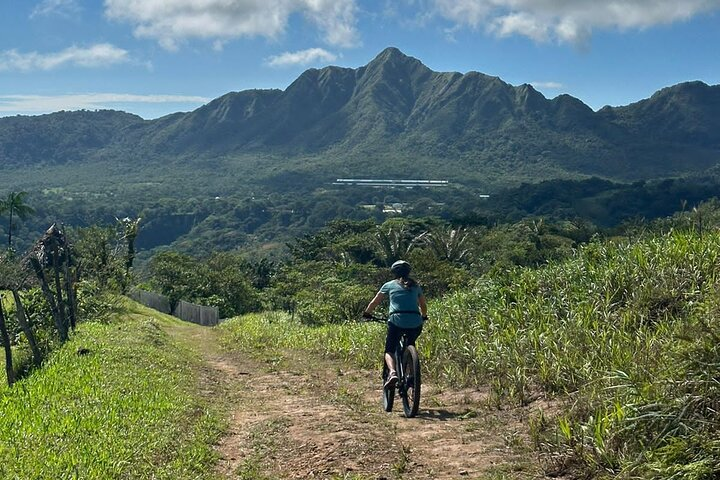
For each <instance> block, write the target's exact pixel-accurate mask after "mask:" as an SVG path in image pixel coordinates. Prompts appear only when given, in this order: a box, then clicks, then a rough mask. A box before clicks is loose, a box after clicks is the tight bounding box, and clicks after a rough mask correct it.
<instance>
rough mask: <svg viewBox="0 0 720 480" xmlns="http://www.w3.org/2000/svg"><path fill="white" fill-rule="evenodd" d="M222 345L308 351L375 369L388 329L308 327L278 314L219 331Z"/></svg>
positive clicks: (240, 320) (256, 316)
mask: <svg viewBox="0 0 720 480" xmlns="http://www.w3.org/2000/svg"><path fill="white" fill-rule="evenodd" d="M218 328H219V329H220V330H221V332H222V335H221V342H222V343H223V344H224V345H225V346H226V347H227V348H230V349H233V348H243V349H255V350H259V351H264V352H267V351H270V352H273V351H275V352H276V355H277V356H282V354H283V350H288V349H292V350H307V351H310V352H314V353H317V354H320V355H333V356H335V357H337V358H342V359H344V360H350V361H352V362H353V363H355V364H356V365H358V366H360V367H366V368H368V367H375V366H377V365H378V364H379V363H380V361H381V354H380V353H379V352H382V349H383V345H384V342H385V337H384V335H385V327H384V326H382V325H379V324H377V323H359V322H358V323H344V324H327V325H322V326H307V325H305V324H303V323H300V321H299V320H294V319H293V318H291V317H290V315H288V314H285V313H279V312H269V313H258V314H248V315H244V316H242V317H236V318H233V319H231V320H229V321H227V322H223V323H222V324H220V326H219V327H218Z"/></svg>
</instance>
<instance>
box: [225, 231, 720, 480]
mask: <svg viewBox="0 0 720 480" xmlns="http://www.w3.org/2000/svg"><path fill="white" fill-rule="evenodd" d="M719 278H720V232H718V231H709V232H706V233H705V234H704V235H698V234H697V233H695V232H677V231H676V232H671V233H669V234H666V235H660V236H655V237H649V238H644V239H640V240H638V241H635V242H632V243H613V242H595V243H591V244H589V245H587V246H585V247H583V248H582V249H581V250H580V251H578V252H577V253H576V254H575V255H574V256H573V257H572V258H571V259H570V260H568V261H565V262H562V263H557V264H551V265H548V266H546V267H544V268H540V269H522V268H517V269H512V270H508V271H504V272H497V273H495V274H493V275H492V276H487V277H483V278H480V279H478V281H477V283H476V284H475V285H474V286H473V287H472V288H469V289H467V290H465V291H461V292H457V293H455V294H453V295H450V296H448V297H446V298H444V299H443V300H442V301H437V302H434V303H433V304H431V305H430V321H429V322H428V323H427V324H426V326H425V330H424V332H423V335H422V336H421V338H420V339H419V341H418V345H419V350H420V352H421V356H422V358H423V368H424V369H425V371H426V374H427V375H426V377H425V378H429V379H433V380H435V381H437V382H440V383H442V384H446V385H456V386H460V385H482V384H489V385H491V386H492V391H493V393H494V397H495V399H496V400H495V401H496V402H497V404H498V406H500V405H503V404H506V403H512V404H528V403H532V402H533V401H534V400H535V399H538V398H542V397H546V398H547V397H549V398H557V399H559V400H561V401H563V402H564V404H565V405H566V406H565V407H563V408H562V409H560V411H559V413H557V414H556V415H554V416H553V417H552V418H538V419H534V420H533V422H532V423H531V426H530V428H531V434H532V435H533V438H534V442H535V447H536V448H537V449H538V450H540V451H541V452H543V453H544V454H547V458H548V459H549V460H548V472H554V473H556V474H563V473H567V472H569V471H575V472H579V473H578V474H579V475H581V476H583V475H585V476H590V477H592V478H600V477H608V478H614V477H620V478H628V477H631V478H658V479H661V478H673V479H682V480H701V479H710V478H717V476H718V475H720V467H719V466H718V465H720V436H718V434H717V431H720V429H718V428H717V426H718V425H719V424H720V415H719V414H718V411H720V409H719V408H718V405H719V404H720V403H719V402H720V322H719V321H718V318H720V288H719V286H718V279H719ZM221 330H222V331H223V336H224V338H225V341H226V342H227V343H228V344H230V345H231V344H233V343H237V344H244V345H245V346H254V347H256V348H267V346H268V345H270V346H273V348H276V349H278V350H281V349H283V348H294V349H307V350H311V351H314V352H317V353H322V354H331V355H335V356H337V357H339V358H343V359H349V360H353V361H355V362H356V364H357V365H358V366H373V365H376V364H377V363H379V361H380V360H379V359H380V356H381V352H382V338H383V329H382V326H380V325H369V324H347V325H330V326H323V327H319V328H312V327H307V326H302V325H301V324H300V323H299V322H297V321H295V322H293V321H292V320H291V319H290V318H288V317H286V316H282V315H272V316H268V315H253V316H247V317H241V318H239V319H234V320H231V321H229V322H227V323H226V324H224V325H223V326H222V327H221Z"/></svg>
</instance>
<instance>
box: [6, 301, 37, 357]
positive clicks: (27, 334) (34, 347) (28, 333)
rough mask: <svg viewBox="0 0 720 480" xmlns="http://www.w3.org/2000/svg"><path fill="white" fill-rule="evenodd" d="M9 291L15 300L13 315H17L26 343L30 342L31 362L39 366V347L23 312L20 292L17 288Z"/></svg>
mask: <svg viewBox="0 0 720 480" xmlns="http://www.w3.org/2000/svg"><path fill="white" fill-rule="evenodd" d="M10 291H11V292H12V295H13V299H14V300H15V316H16V317H17V321H18V324H19V325H20V328H22V331H23V332H24V333H25V337H26V338H27V341H28V344H30V350H32V354H33V363H34V364H35V366H36V367H39V366H40V364H41V363H42V353H40V348H38V345H37V341H36V340H35V334H34V333H33V331H32V328H31V327H30V322H28V319H27V315H26V314H25V307H24V306H23V303H22V299H21V298H20V292H19V291H18V289H17V288H12V289H10Z"/></svg>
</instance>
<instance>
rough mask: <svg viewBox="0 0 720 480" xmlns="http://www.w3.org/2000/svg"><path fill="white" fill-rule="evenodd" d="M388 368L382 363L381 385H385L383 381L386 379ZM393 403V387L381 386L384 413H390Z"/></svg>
mask: <svg viewBox="0 0 720 480" xmlns="http://www.w3.org/2000/svg"><path fill="white" fill-rule="evenodd" d="M388 373H389V372H388V368H387V365H385V363H384V362H383V374H382V381H383V385H385V381H386V380H387V377H388ZM394 403H395V387H385V386H383V410H385V411H386V412H392V409H393V404H394Z"/></svg>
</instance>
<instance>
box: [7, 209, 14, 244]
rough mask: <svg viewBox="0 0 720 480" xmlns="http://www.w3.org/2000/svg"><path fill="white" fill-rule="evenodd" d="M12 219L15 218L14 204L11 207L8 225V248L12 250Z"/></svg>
mask: <svg viewBox="0 0 720 480" xmlns="http://www.w3.org/2000/svg"><path fill="white" fill-rule="evenodd" d="M12 217H13V207H12V204H11V205H10V224H9V225H8V248H12V220H13V219H12Z"/></svg>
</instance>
